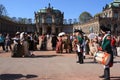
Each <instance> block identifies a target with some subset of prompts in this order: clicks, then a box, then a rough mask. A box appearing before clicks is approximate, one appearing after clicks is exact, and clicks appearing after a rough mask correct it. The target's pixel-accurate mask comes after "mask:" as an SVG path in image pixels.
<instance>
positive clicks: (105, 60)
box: [94, 51, 111, 65]
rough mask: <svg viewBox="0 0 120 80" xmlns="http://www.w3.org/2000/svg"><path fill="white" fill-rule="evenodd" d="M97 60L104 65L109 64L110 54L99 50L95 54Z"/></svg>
mask: <svg viewBox="0 0 120 80" xmlns="http://www.w3.org/2000/svg"><path fill="white" fill-rule="evenodd" d="M94 57H95V59H96V61H98V62H100V63H101V64H103V65H108V64H109V62H110V58H111V56H110V54H108V53H106V52H103V51H98V52H96V53H95V55H94Z"/></svg>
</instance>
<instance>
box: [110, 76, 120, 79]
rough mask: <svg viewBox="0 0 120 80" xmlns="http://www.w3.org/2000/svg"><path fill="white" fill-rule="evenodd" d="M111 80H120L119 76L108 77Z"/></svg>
mask: <svg viewBox="0 0 120 80" xmlns="http://www.w3.org/2000/svg"><path fill="white" fill-rule="evenodd" d="M110 79H111V80H120V76H113V77H110Z"/></svg>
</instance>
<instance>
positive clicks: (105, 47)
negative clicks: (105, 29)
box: [102, 35, 112, 54]
mask: <svg viewBox="0 0 120 80" xmlns="http://www.w3.org/2000/svg"><path fill="white" fill-rule="evenodd" d="M108 36H110V35H107V36H106V37H105V38H104V40H103V41H102V50H103V51H106V52H108V53H109V54H112V48H111V40H109V39H107V37H108Z"/></svg>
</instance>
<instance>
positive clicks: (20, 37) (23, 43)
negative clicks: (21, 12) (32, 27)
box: [11, 32, 38, 57]
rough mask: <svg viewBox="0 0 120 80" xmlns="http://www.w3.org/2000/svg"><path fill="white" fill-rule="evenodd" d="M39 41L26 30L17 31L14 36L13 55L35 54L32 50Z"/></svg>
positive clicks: (26, 55) (25, 55) (28, 55)
mask: <svg viewBox="0 0 120 80" xmlns="http://www.w3.org/2000/svg"><path fill="white" fill-rule="evenodd" d="M35 42H38V41H36V40H34V39H33V38H32V35H28V34H27V33H25V32H22V33H20V32H17V33H16V34H15V37H14V38H13V43H14V45H13V50H12V55H11V57H31V56H34V55H33V54H32V53H31V52H30V50H34V49H35V48H36V45H37V44H36V43H35Z"/></svg>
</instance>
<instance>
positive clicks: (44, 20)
mask: <svg viewBox="0 0 120 80" xmlns="http://www.w3.org/2000/svg"><path fill="white" fill-rule="evenodd" d="M63 18H64V13H62V12H61V11H60V10H58V9H54V8H53V7H51V5H50V3H49V5H48V7H45V8H44V9H40V10H39V11H37V12H35V23H36V28H37V32H38V33H40V34H44V33H47V34H52V33H54V34H57V33H59V32H61V31H62V27H63Z"/></svg>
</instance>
